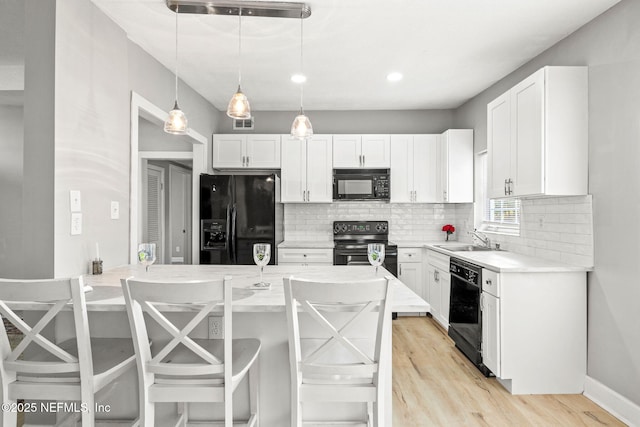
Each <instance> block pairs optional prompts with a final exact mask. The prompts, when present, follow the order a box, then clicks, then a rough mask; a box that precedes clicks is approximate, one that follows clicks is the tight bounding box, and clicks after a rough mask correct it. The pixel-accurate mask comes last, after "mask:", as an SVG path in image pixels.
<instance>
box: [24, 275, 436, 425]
mask: <svg viewBox="0 0 640 427" xmlns="http://www.w3.org/2000/svg"><path fill="white" fill-rule="evenodd" d="M387 274H388V272H387V271H386V270H384V269H382V268H381V269H380V271H379V272H378V276H383V275H387ZM373 275H374V268H373V267H369V266H291V265H286V266H277V265H275V266H267V267H265V269H264V280H265V281H266V282H269V283H271V286H270V288H269V289H256V288H255V287H254V286H253V284H254V283H256V282H258V281H259V270H258V267H256V266H250V265H226V266H218V265H153V266H151V268H150V269H149V271H148V272H145V270H144V268H143V267H142V266H139V265H127V266H122V267H117V268H113V269H110V270H107V271H105V272H104V274H102V275H86V276H84V277H83V280H84V283H85V285H87V286H90V288H89V289H88V291H87V293H86V301H87V309H88V312H89V323H90V330H91V335H92V336H100V337H120V338H122V337H130V336H131V334H130V329H129V325H128V319H127V315H126V309H125V303H124V298H123V295H122V290H121V285H120V280H121V279H123V278H127V277H132V276H133V277H136V278H138V279H149V280H165V281H170V280H176V281H184V280H198V279H210V278H212V277H222V276H231V277H232V283H233V338H258V339H260V341H261V343H262V348H261V351H260V356H259V364H260V374H259V390H260V392H259V396H260V425H263V426H287V425H289V424H290V412H291V409H290V405H291V399H290V368H289V353H288V337H287V320H286V315H285V299H284V289H283V278H284V277H289V276H296V277H305V278H310V279H318V280H336V281H349V280H362V279H365V278H367V277H369V278H370V277H373ZM391 277H393V276H391ZM392 285H393V291H392V305H391V310H392V311H393V312H405V313H407V312H415V313H418V312H428V311H429V310H430V307H429V304H428V303H426V302H425V301H424V300H423V299H422V298H420V297H419V296H418V295H416V294H415V293H414V292H413V291H411V290H410V289H409V288H407V286H405V285H404V284H403V283H402V282H400V281H399V280H398V279H396V278H395V277H393V280H392ZM16 308H18V307H16ZM20 308H21V309H23V310H24V313H25V316H30V314H29V313H30V312H33V315H34V316H37V313H36V311H40V310H41V308H40V309H39V307H38V306H37V305H36V304H34V305H25V306H24V307H20ZM161 310H162V311H163V312H165V313H168V314H167V315H168V316H171V317H172V318H173V319H176V322H177V323H179V322H180V316H183V317H184V318H185V322H187V321H188V320H190V317H189V312H190V311H191V310H190V307H189V306H185V305H167V306H164V307H163V308H162V309H161ZM221 314H222V307H216V309H214V310H213V311H212V313H211V316H216V315H221ZM66 321H67V318H66V317H63V318H62V319H59V320H58V321H57V323H56V325H55V332H54V334H55V339H56V340H58V341H60V340H64V339H67V338H69V335H70V334H72V332H71V331H72V330H73V328H72V324H71V316H68V322H69V324H65V322H66ZM209 329H210V328H209V322H208V321H206V322H205V321H203V322H202V323H201V324H200V325H199V326H198V327H196V329H195V330H194V332H193V333H192V334H191V335H192V336H193V337H196V338H209V337H210V330H209ZM384 333H386V334H391V330H390V328H389V330H386V331H384ZM150 338H151V339H152V340H153V339H154V337H153V336H151V337H150ZM389 342H391V340H389ZM384 350H385V351H387V352H389V353H388V357H387V359H386V360H387V364H386V366H384V368H383V369H386V372H387V374H386V375H385V378H384V382H383V384H382V387H383V388H384V391H385V392H384V394H385V399H384V401H383V402H381V403H382V405H383V407H384V414H385V416H384V418H385V421H384V423H383V424H384V425H387V426H390V425H391V419H392V418H391V402H392V394H391V384H392V382H391V354H390V352H391V346H389V348H386V349H384ZM129 377H130V378H129ZM129 377H128V378H126V380H125V381H123V384H120V385H119V386H118V387H119V389H118V391H117V393H111V394H110V395H109V396H106V397H105V398H104V399H105V401H106V402H107V403H108V404H109V405H111V408H112V409H113V414H107V415H108V416H113V417H114V418H122V417H132V416H135V414H136V412H137V409H136V408H137V390H136V384H137V378H136V375H135V372H134V371H132V373H131V374H130V375H129ZM120 389H121V390H120ZM246 389H247V387H246V384H241V387H239V388H238V390H237V391H236V395H237V396H236V397H234V407H235V410H234V412H235V413H236V417H238V418H240V419H242V416H243V414H244V413H245V412H246V409H247V408H246V407H244V406H246V402H247V399H246V393H247V392H248V391H247V390H246ZM243 405H244V406H243ZM164 406H167V405H164ZM342 406H343V405H342V404H341V405H331V407H330V408H328V407H326V406H318V407H317V408H313V407H311V408H308V409H305V411H307V410H309V411H310V413H311V414H312V416H313V417H314V418H319V419H322V418H323V417H327V416H329V417H331V416H336V415H344V414H347V415H349V416H353V417H355V418H357V417H358V416H359V415H361V412H360V409H356V410H355V412H354V408H353V407H349V406H345V407H342ZM219 409H220V408H218V409H216V406H215V405H204V404H198V405H195V404H194V405H193V407H190V413H191V414H192V415H193V417H194V418H198V417H199V416H201V417H202V418H203V419H207V418H210V416H211V415H217V414H219V413H220V412H219V411H218V410H219ZM328 409H330V410H328ZM362 410H363V411H364V408H363V409H362ZM163 411H164V412H165V413H167V414H168V413H170V412H171V411H175V406H170V405H168V406H167V407H164V408H160V407H159V408H158V415H160V414H161V413H162V412H163ZM351 414H353V415H351ZM329 419H331V418H329Z"/></svg>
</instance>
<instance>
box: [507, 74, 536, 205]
mask: <svg viewBox="0 0 640 427" xmlns="http://www.w3.org/2000/svg"><path fill="white" fill-rule="evenodd" d="M543 96H544V69H542V70H540V71H538V72H536V73H534V74H533V75H531V76H530V77H528V78H527V79H525V80H523V81H522V82H520V83H519V84H518V85H516V86H515V87H514V88H513V89H511V141H512V152H511V165H512V168H511V169H512V175H511V178H512V180H513V195H514V196H521V195H530V194H542V193H544V178H543V177H544V174H543V165H544V162H543V156H544V103H543Z"/></svg>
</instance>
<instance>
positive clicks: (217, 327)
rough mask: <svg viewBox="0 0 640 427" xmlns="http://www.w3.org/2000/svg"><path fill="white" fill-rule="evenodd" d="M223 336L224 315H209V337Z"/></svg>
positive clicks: (220, 337) (217, 337)
mask: <svg viewBox="0 0 640 427" xmlns="http://www.w3.org/2000/svg"><path fill="white" fill-rule="evenodd" d="M222 338H224V317H222V316H209V339H222Z"/></svg>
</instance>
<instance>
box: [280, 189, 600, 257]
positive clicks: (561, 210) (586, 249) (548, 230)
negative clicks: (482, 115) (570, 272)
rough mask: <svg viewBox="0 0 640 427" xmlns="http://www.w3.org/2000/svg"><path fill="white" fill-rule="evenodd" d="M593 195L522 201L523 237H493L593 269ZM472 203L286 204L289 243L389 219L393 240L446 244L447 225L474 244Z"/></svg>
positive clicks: (323, 237)
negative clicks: (337, 227) (341, 225)
mask: <svg viewBox="0 0 640 427" xmlns="http://www.w3.org/2000/svg"><path fill="white" fill-rule="evenodd" d="M591 200H592V199H591V196H590V195H588V196H571V197H545V198H540V199H522V201H521V203H522V204H521V206H522V212H521V224H520V235H519V236H506V235H502V234H494V233H491V234H489V238H490V239H491V242H492V244H493V243H499V244H500V246H501V247H502V248H503V249H505V250H508V251H511V252H515V253H520V254H523V255H531V256H535V257H538V258H544V259H548V260H555V261H560V262H565V263H567V264H574V265H581V266H584V267H592V266H593V216H592V203H591ZM473 214H474V212H473V204H471V203H459V204H409V203H407V204H401V203H400V204H398V203H393V204H390V203H381V202H372V203H366V202H339V203H331V204H286V205H285V209H284V227H285V234H284V235H285V239H286V240H298V241H302V240H304V241H308V240H312V241H317V240H319V241H327V240H329V241H330V240H332V239H333V221H339V220H344V221H359V220H361V221H376V220H382V221H383V220H386V221H389V233H390V234H389V239H390V240H392V241H403V240H404V241H424V242H434V241H444V239H445V233H444V232H442V226H443V225H445V224H453V225H454V226H455V227H456V232H455V233H454V234H453V235H452V236H451V239H452V240H459V241H463V242H472V240H473V239H472V237H471V236H470V235H469V234H468V233H469V231H471V230H473V224H474V220H473Z"/></svg>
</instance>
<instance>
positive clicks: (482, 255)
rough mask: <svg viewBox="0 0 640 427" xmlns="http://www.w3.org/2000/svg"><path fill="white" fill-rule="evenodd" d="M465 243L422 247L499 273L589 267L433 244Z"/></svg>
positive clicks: (526, 256) (500, 252) (514, 254)
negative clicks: (451, 248) (458, 249)
mask: <svg viewBox="0 0 640 427" xmlns="http://www.w3.org/2000/svg"><path fill="white" fill-rule="evenodd" d="M447 244H449V245H451V246H455V245H465V244H469V243H465V242H448V243H447V242H438V243H435V244H434V243H425V244H424V247H426V248H427V249H431V250H434V251H437V252H440V253H443V254H445V255H449V256H451V257H456V258H458V259H462V260H464V261H468V262H471V263H473V264H476V265H479V266H481V267H484V268H487V269H489V270H492V271H496V272H499V273H506V272H511V273H516V272H517V273H550V272H556V273H557V272H581V271H583V272H587V271H590V270H591V269H590V268H587V267H582V266H579V265H571V264H564V263H560V262H556V261H549V260H545V259H542V258H536V257H532V256H529V255H521V254H517V253H514V252H509V251H474V252H469V251H450V250H447V249H446V248H440V247H437V246H435V245H447Z"/></svg>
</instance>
